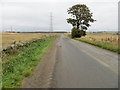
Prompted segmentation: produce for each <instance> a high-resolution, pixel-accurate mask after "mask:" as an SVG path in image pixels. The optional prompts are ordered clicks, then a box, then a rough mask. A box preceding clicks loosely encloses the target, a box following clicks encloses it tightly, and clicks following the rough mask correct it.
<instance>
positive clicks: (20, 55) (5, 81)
mask: <svg viewBox="0 0 120 90" xmlns="http://www.w3.org/2000/svg"><path fill="white" fill-rule="evenodd" d="M55 39H56V37H47V38H45V39H38V40H35V41H33V42H31V43H29V44H28V45H25V46H23V47H22V48H20V49H19V52H16V53H14V54H7V53H6V54H5V55H4V56H3V59H2V69H3V76H2V86H3V87H2V88H19V87H20V85H21V83H22V80H23V79H24V78H25V77H28V76H30V75H31V74H32V72H33V70H34V69H35V67H36V66H37V64H38V63H39V62H40V60H41V58H42V57H43V55H44V53H45V52H46V51H47V50H48V48H49V47H50V46H51V44H52V43H53V42H54V40H55Z"/></svg>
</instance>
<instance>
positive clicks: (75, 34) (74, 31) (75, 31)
mask: <svg viewBox="0 0 120 90" xmlns="http://www.w3.org/2000/svg"><path fill="white" fill-rule="evenodd" d="M85 35H86V31H83V30H80V29H77V28H73V29H72V38H80V37H81V36H85Z"/></svg>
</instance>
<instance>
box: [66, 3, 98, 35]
mask: <svg viewBox="0 0 120 90" xmlns="http://www.w3.org/2000/svg"><path fill="white" fill-rule="evenodd" d="M67 12H68V14H71V16H72V18H68V19H67V22H68V23H70V24H72V26H73V28H75V29H78V30H81V31H84V32H85V31H86V30H87V29H88V27H90V26H91V25H90V22H94V21H96V20H94V19H93V18H92V17H93V15H92V14H93V13H91V12H90V10H89V8H88V7H87V6H86V5H85V4H77V5H74V6H72V7H70V8H69V9H68V10H67ZM84 35H85V34H84ZM81 36H82V35H81Z"/></svg>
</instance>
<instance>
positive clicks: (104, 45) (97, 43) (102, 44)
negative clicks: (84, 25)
mask: <svg viewBox="0 0 120 90" xmlns="http://www.w3.org/2000/svg"><path fill="white" fill-rule="evenodd" d="M74 39H75V40H79V41H82V42H85V43H89V44H92V45H95V46H98V47H101V48H103V49H107V50H110V51H113V52H117V53H119V54H120V48H119V47H118V46H115V45H113V44H110V43H105V42H100V41H91V40H85V39H82V38H74Z"/></svg>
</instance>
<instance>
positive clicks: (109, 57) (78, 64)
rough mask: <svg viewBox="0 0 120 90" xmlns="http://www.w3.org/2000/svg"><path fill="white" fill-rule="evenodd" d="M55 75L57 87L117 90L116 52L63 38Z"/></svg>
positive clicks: (59, 48) (60, 42)
mask: <svg viewBox="0 0 120 90" xmlns="http://www.w3.org/2000/svg"><path fill="white" fill-rule="evenodd" d="M57 46H58V50H57V63H56V67H55V72H54V80H55V81H54V85H55V86H54V87H56V88H117V87H118V55H117V54H116V53H113V52H110V51H107V50H104V49H101V48H98V47H96V46H93V45H89V44H86V43H83V42H80V41H76V40H73V39H70V38H68V37H65V36H63V35H62V36H61V38H60V39H59V42H58V43H57Z"/></svg>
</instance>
